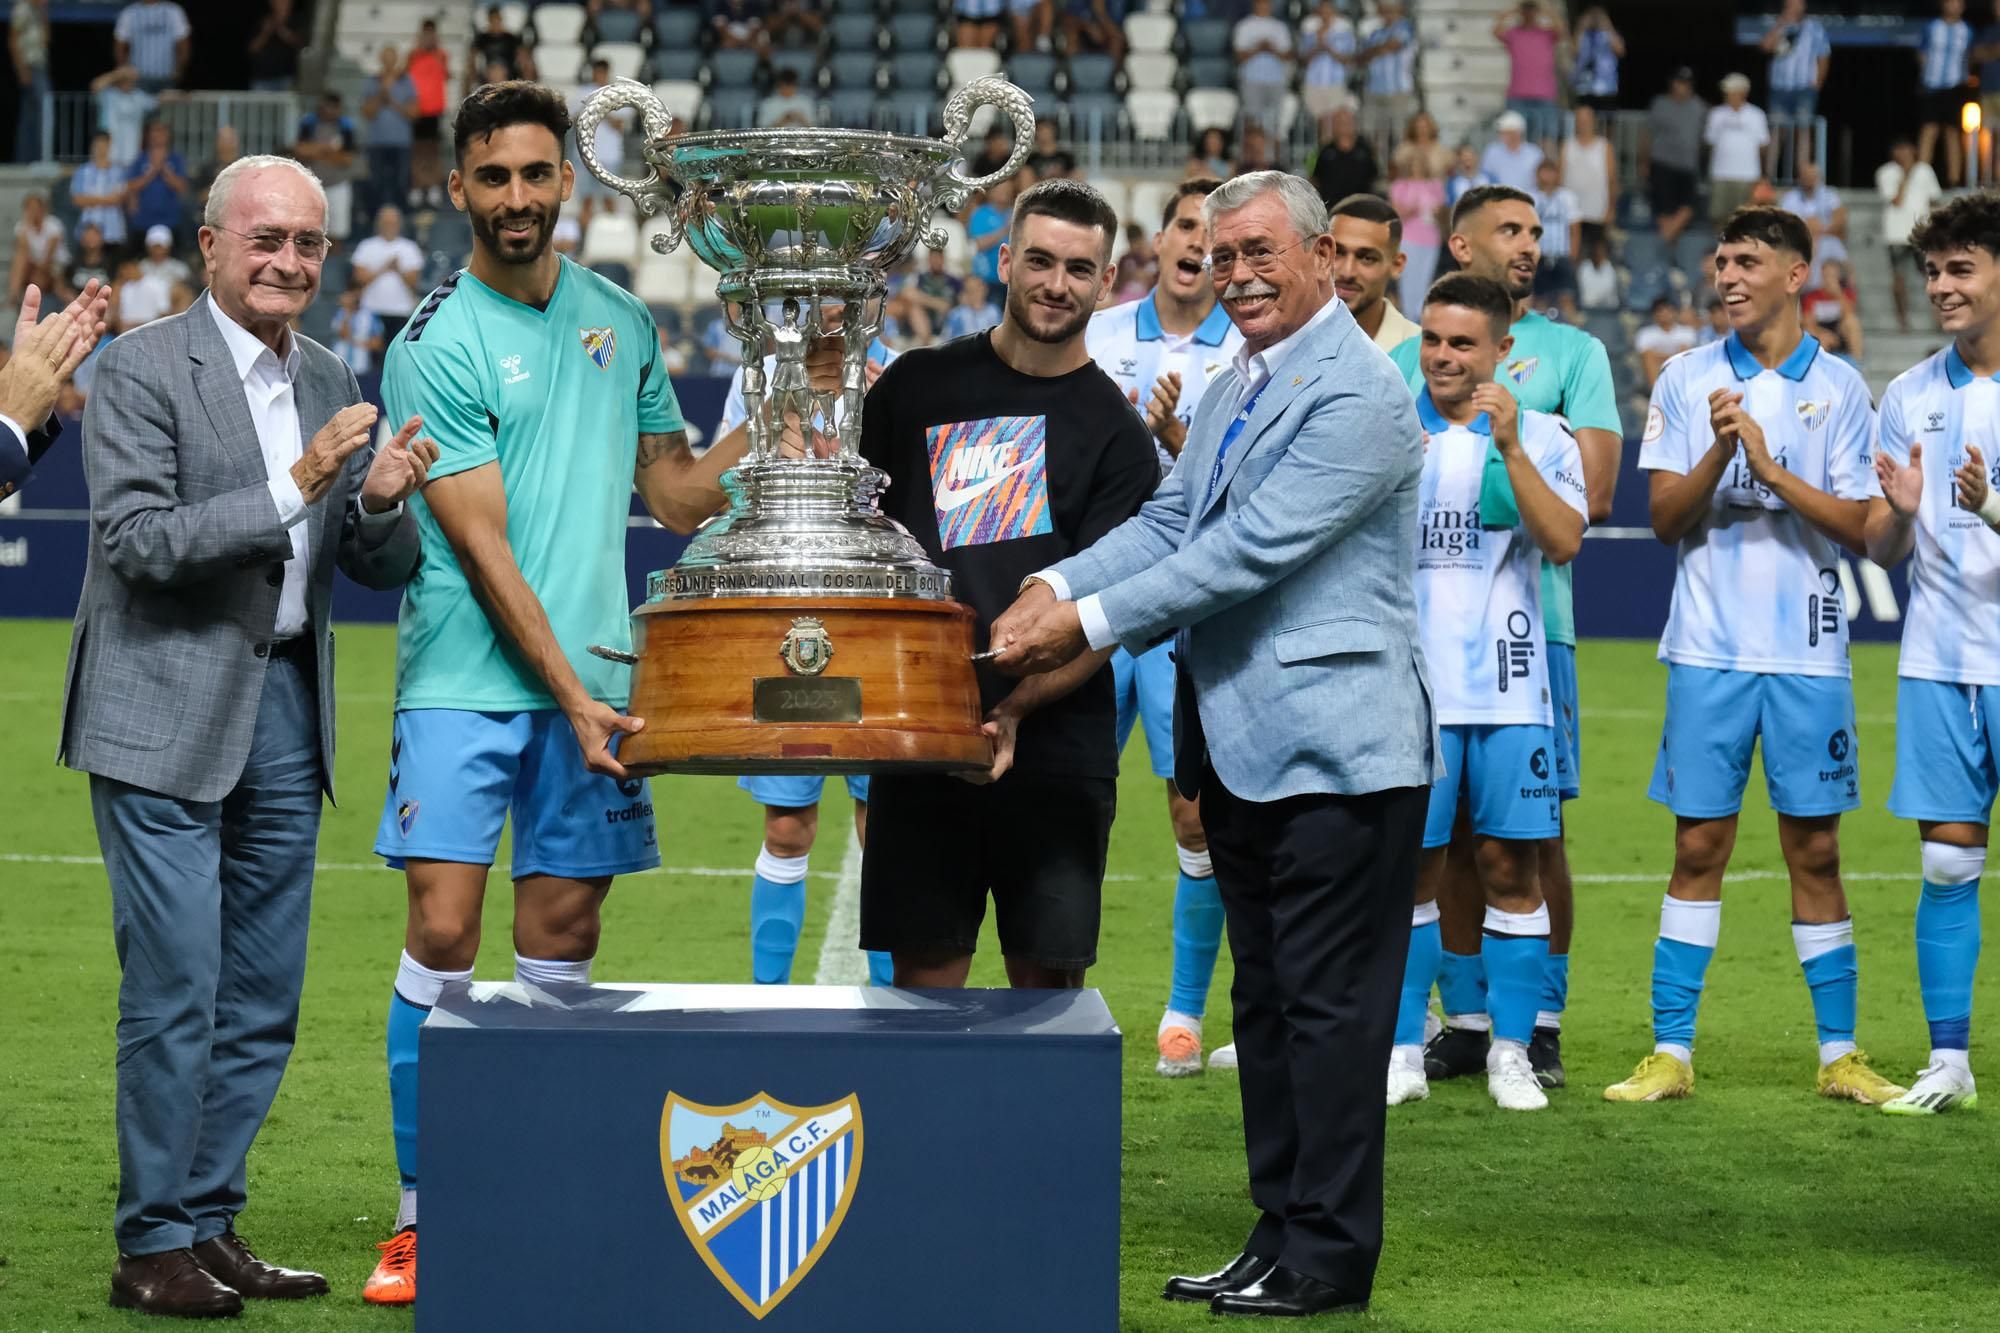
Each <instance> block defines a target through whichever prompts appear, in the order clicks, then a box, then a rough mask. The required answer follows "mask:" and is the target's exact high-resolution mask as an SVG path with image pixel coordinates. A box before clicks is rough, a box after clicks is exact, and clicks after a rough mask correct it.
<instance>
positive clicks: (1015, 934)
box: [861, 773, 1118, 972]
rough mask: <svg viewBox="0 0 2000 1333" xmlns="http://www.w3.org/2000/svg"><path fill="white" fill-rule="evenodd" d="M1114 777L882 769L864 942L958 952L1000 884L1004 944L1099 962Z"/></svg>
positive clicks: (971, 939) (865, 859)
mask: <svg viewBox="0 0 2000 1333" xmlns="http://www.w3.org/2000/svg"><path fill="white" fill-rule="evenodd" d="M1117 808H1118V784H1117V782H1116V781H1115V780H1114V779H1112V778H1071V777H1053V776H1045V775H1041V774H1022V773H1009V774H1008V775H1007V776H1006V777H1004V778H1002V779H1000V781H998V782H996V783H993V784H991V785H989V786H979V787H975V786H973V785H972V784H971V783H969V782H961V781H959V780H958V779H957V778H946V777H935V776H928V775H925V776H906V777H905V776H888V775H878V776H877V777H876V778H875V779H874V780H873V781H872V782H871V783H870V784H869V789H868V846H867V850H866V851H865V852H864V853H863V854H862V857H861V947H862V948H864V949H875V950H887V951H889V952H890V953H899V954H901V953H907V954H918V955H924V954H931V955H944V956H952V957H959V956H964V955H968V954H971V953H972V952H973V951H974V950H975V948H976V947H977V946H978V943H979V927H980V924H981V923H982V922H984V921H985V919H986V895H987V894H988V893H989V892H990V893H992V895H993V915H994V920H995V924H996V925H997V926H998V927H999V933H1000V952H1001V953H1002V954H1004V955H1006V956H1007V957H1009V958H1018V959H1023V960H1025V961H1028V962H1031V963H1035V964H1038V965H1039V966H1042V967H1045V968H1049V969H1051V970H1053V971H1062V972H1071V971H1081V970H1082V969H1084V968H1087V967H1089V966H1091V965H1092V964H1093V963H1095V962H1096V961H1097V925H1098V917H1099V915H1100V913H1101V910H1102V907H1103V897H1104V857H1105V848H1106V846H1107V844H1108V843H1109V842H1110V839H1111V818H1112V816H1113V815H1114V814H1115V813H1116V812H1117Z"/></svg>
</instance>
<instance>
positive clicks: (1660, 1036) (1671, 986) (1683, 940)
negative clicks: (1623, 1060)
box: [1653, 895, 1722, 1062]
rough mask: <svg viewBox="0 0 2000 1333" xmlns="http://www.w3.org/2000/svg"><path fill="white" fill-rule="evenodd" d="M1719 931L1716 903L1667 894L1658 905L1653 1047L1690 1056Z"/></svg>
mask: <svg viewBox="0 0 2000 1333" xmlns="http://www.w3.org/2000/svg"><path fill="white" fill-rule="evenodd" d="M1721 934H1722V904H1721V903H1720V902H1719V901H1718V902H1707V903H1704V902H1686V901H1683V900H1682V899H1679V898H1675V897H1673V896H1672V895H1669V896H1668V897H1667V898H1666V900H1665V901H1664V902H1662V903H1661V904H1660V938H1659V940H1658V941H1657V942H1656V943H1655V944H1654V945H1653V1049H1655V1050H1661V1051H1666V1052H1668V1053H1669V1054H1671V1055H1674V1056H1677V1057H1678V1058H1679V1059H1681V1060H1682V1061H1683V1062H1688V1061H1692V1060H1693V1058H1694V1023H1695V1015H1696V1013H1697V1012H1698V1011H1699V1010H1700V1008H1701V988H1702V983H1703V981H1704V979H1705V978H1706V977H1707V975H1708V960H1709V959H1711V958H1713V957H1715V945H1716V941H1717V940H1719V939H1720V938H1721Z"/></svg>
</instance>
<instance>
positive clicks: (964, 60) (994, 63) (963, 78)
mask: <svg viewBox="0 0 2000 1333" xmlns="http://www.w3.org/2000/svg"><path fill="white" fill-rule="evenodd" d="M944 64H945V68H946V69H948V70H950V71H951V86H952V87H954V88H963V87H964V86H965V85H966V84H968V83H971V82H972V81H973V80H974V79H983V78H985V77H986V76H987V75H988V74H998V73H999V72H1000V56H999V53H998V52H995V51H990V50H984V49H981V48H977V47H960V48H958V49H957V50H954V51H947V52H945V57H944Z"/></svg>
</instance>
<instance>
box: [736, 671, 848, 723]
mask: <svg viewBox="0 0 2000 1333" xmlns="http://www.w3.org/2000/svg"><path fill="white" fill-rule="evenodd" d="M750 716H751V717H752V718H754V719H755V720H756V721H758V722H859V721H860V720H861V680H860V678H859V677H857V676H814V677H811V678H801V677H799V676H760V677H758V678H757V679H755V680H753V681H752V682H751V683H750Z"/></svg>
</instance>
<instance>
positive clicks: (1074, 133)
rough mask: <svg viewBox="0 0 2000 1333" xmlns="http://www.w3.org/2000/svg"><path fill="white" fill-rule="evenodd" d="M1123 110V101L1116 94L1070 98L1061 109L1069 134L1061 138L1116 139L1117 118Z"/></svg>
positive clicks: (1095, 94) (1091, 94) (1079, 95)
mask: <svg viewBox="0 0 2000 1333" xmlns="http://www.w3.org/2000/svg"><path fill="white" fill-rule="evenodd" d="M1124 109H1125V99H1124V98H1122V97H1120V96H1118V94H1116V93H1079V94H1077V95H1075V96H1073V97H1071V98H1070V99H1069V105H1068V106H1066V107H1064V108H1063V115H1064V117H1065V123H1066V124H1068V126H1069V133H1068V134H1066V135H1064V136H1063V137H1064V138H1068V139H1079V138H1083V137H1085V136H1092V137H1096V138H1100V139H1112V138H1116V137H1117V135H1118V117H1119V114H1120V113H1121V112H1122V111H1124Z"/></svg>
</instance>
